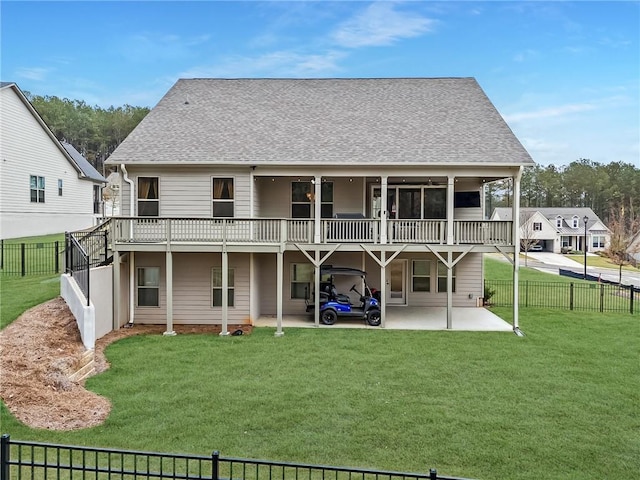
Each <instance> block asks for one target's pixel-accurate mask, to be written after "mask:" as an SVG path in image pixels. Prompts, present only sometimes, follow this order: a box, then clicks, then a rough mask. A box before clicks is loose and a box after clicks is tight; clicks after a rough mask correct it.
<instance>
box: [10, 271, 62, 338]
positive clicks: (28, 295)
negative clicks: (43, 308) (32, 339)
mask: <svg viewBox="0 0 640 480" xmlns="http://www.w3.org/2000/svg"><path fill="white" fill-rule="evenodd" d="M59 294H60V275H36V276H31V275H27V276H25V277H20V276H9V275H0V328H4V327H6V326H7V325H9V324H10V323H11V322H13V321H14V320H15V319H16V318H18V317H19V316H20V314H22V312H24V311H25V310H28V309H29V308H31V307H34V306H36V305H40V304H41V303H43V302H46V301H47V300H51V299H52V298H54V297H56V296H58V295H59Z"/></svg>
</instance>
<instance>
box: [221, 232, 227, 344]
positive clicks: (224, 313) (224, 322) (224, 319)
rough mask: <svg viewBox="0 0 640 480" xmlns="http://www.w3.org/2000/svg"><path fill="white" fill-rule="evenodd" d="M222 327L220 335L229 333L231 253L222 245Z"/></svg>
mask: <svg viewBox="0 0 640 480" xmlns="http://www.w3.org/2000/svg"><path fill="white" fill-rule="evenodd" d="M221 260H222V262H221V263H222V279H221V280H222V328H221V329H220V335H223V336H224V335H229V253H228V252H227V246H226V244H225V245H223V246H222V259H221Z"/></svg>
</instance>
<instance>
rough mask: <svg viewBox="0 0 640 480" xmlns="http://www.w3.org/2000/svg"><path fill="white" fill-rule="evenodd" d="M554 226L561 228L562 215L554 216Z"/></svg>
mask: <svg viewBox="0 0 640 480" xmlns="http://www.w3.org/2000/svg"><path fill="white" fill-rule="evenodd" d="M556 227H558V228H562V217H556Z"/></svg>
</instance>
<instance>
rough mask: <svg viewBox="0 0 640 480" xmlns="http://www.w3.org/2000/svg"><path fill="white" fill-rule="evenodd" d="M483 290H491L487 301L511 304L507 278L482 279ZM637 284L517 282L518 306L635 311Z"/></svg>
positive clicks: (509, 284) (636, 311) (502, 305)
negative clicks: (635, 285) (483, 280)
mask: <svg viewBox="0 0 640 480" xmlns="http://www.w3.org/2000/svg"><path fill="white" fill-rule="evenodd" d="M484 285H485V292H491V293H492V295H491V298H490V299H489V304H490V305H493V306H497V307H506V306H512V305H513V282H512V281H511V280H485V282H484ZM639 292H640V289H639V288H638V287H634V286H633V285H631V286H628V285H627V286H625V285H613V284H607V283H598V282H564V283H563V282H540V281H530V280H525V281H521V282H520V283H519V288H518V302H519V306H520V307H521V308H522V307H525V308H526V307H538V308H557V309H562V310H582V311H590V312H602V313H604V312H620V313H631V314H633V313H638V311H639V310H640V309H638V307H637V306H635V305H634V303H635V302H636V301H637V300H638V297H640V295H638V293H639Z"/></svg>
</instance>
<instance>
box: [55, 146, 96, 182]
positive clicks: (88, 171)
mask: <svg viewBox="0 0 640 480" xmlns="http://www.w3.org/2000/svg"><path fill="white" fill-rule="evenodd" d="M60 144H61V145H62V147H63V148H64V149H65V150H66V151H67V153H68V154H69V156H70V157H71V158H72V159H73V161H74V162H75V164H76V165H77V166H78V168H79V169H80V170H81V171H82V173H83V174H84V176H85V177H87V178H88V179H90V180H94V181H96V182H106V181H107V180H106V179H105V178H104V177H103V176H102V175H100V172H98V171H97V170H96V169H95V168H94V166H93V165H91V163H89V160H87V159H86V158H84V157H83V156H82V154H81V153H80V152H79V151H78V150H76V149H75V147H74V146H73V145H71V144H70V143H68V142H65V141H61V142H60Z"/></svg>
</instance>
